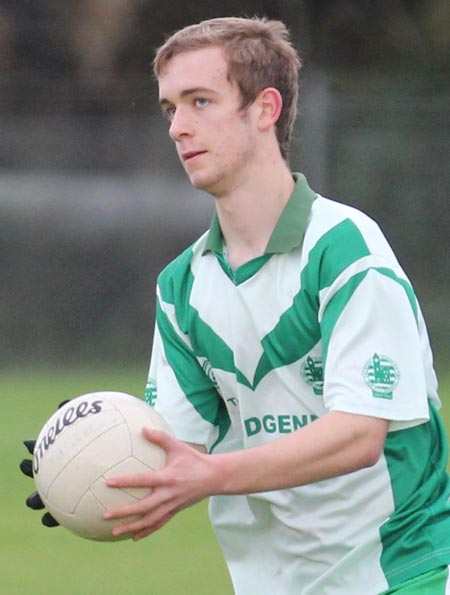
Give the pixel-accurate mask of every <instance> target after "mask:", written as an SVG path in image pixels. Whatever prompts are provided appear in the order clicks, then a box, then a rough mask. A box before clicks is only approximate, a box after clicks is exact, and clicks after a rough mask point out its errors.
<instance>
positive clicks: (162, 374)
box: [146, 294, 224, 450]
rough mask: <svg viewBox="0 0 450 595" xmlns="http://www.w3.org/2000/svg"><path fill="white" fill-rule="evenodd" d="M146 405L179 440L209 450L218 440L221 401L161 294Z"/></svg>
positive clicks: (222, 412)
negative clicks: (153, 410) (157, 413)
mask: <svg viewBox="0 0 450 595" xmlns="http://www.w3.org/2000/svg"><path fill="white" fill-rule="evenodd" d="M146 401H147V402H149V403H150V404H151V405H153V406H154V407H155V409H156V410H157V411H158V412H159V413H161V415H162V416H163V417H164V418H165V420H166V421H167V422H168V423H169V425H170V426H171V428H172V430H173V431H174V433H175V435H176V436H177V438H179V439H180V440H183V441H186V442H191V443H195V444H202V445H205V446H206V448H207V449H208V450H209V449H210V448H211V447H212V445H213V444H214V443H215V442H216V441H217V439H218V438H219V433H220V427H221V422H222V419H221V418H222V417H223V415H224V404H223V401H222V399H221V398H220V396H219V394H218V392H217V390H216V388H215V385H214V383H213V381H212V380H211V378H210V377H209V376H208V374H206V373H205V371H204V370H203V368H202V366H201V365H200V363H199V361H198V360H197V358H196V357H195V354H194V352H193V350H192V347H191V345H190V341H189V338H188V336H187V335H186V334H185V333H183V332H182V331H181V329H180V328H179V326H178V324H177V320H176V314H175V309H174V306H173V304H169V303H165V302H164V301H163V300H162V299H161V295H160V294H158V301H157V310H156V327H155V333H154V339H153V349H152V356H151V362H150V370H149V378H148V383H147V389H146Z"/></svg>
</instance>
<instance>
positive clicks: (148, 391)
mask: <svg viewBox="0 0 450 595" xmlns="http://www.w3.org/2000/svg"><path fill="white" fill-rule="evenodd" d="M144 401H145V402H146V403H147V405H150V406H151V407H153V406H154V404H155V401H156V382H155V380H154V379H153V378H149V379H148V380H147V386H146V387H145V393H144Z"/></svg>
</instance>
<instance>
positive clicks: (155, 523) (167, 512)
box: [113, 503, 176, 539]
mask: <svg viewBox="0 0 450 595" xmlns="http://www.w3.org/2000/svg"><path fill="white" fill-rule="evenodd" d="M175 514H176V511H174V510H172V508H171V505H170V504H169V503H167V504H165V505H162V506H160V507H158V508H156V509H153V510H151V511H150V512H148V513H147V514H145V515H142V516H140V517H139V518H138V519H135V520H133V521H130V522H129V523H124V524H123V525H118V526H117V527H114V529H113V535H114V536H116V537H118V536H119V535H124V534H127V533H131V534H132V535H133V539H135V537H136V538H137V539H141V538H142V537H145V536H147V535H150V534H151V533H154V532H155V531H158V530H159V529H161V527H163V526H164V525H165V524H166V523H168V522H169V521H170V519H171V518H172V517H173V516H174V515H175Z"/></svg>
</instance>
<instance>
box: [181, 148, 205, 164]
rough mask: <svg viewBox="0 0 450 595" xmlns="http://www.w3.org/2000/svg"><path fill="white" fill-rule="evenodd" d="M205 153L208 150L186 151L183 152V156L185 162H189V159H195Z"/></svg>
mask: <svg viewBox="0 0 450 595" xmlns="http://www.w3.org/2000/svg"><path fill="white" fill-rule="evenodd" d="M204 153H206V151H185V152H184V153H182V154H181V158H182V160H183V161H184V162H185V163H187V162H188V161H192V160H193V159H195V157H198V156H199V155H203V154H204Z"/></svg>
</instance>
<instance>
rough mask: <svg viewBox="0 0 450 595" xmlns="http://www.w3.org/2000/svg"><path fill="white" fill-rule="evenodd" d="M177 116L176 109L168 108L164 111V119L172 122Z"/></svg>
mask: <svg viewBox="0 0 450 595" xmlns="http://www.w3.org/2000/svg"><path fill="white" fill-rule="evenodd" d="M174 115H175V107H168V108H166V109H165V110H164V117H165V118H167V120H169V122H171V121H172V120H173V117H174Z"/></svg>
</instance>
